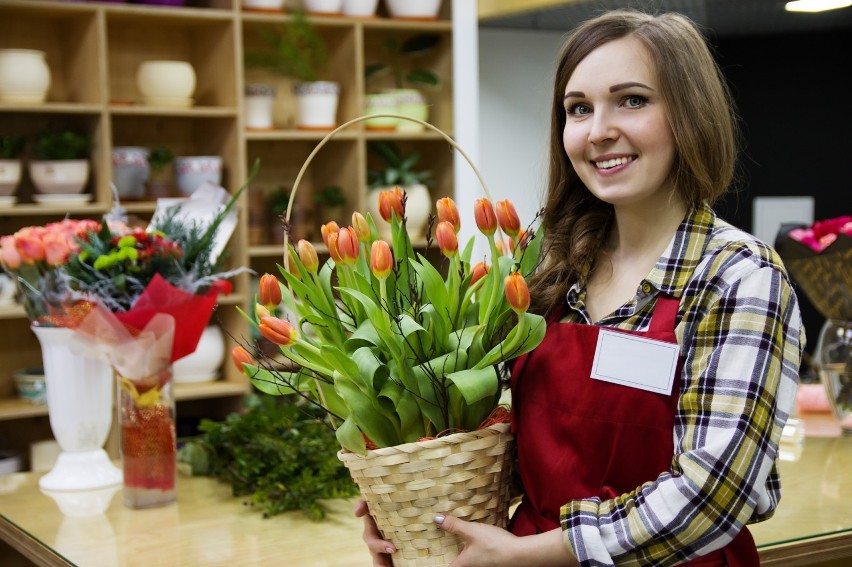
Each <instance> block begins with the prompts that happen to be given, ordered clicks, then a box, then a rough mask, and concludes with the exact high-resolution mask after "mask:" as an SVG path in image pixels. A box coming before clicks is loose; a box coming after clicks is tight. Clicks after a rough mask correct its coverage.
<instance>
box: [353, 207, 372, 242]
mask: <svg viewBox="0 0 852 567" xmlns="http://www.w3.org/2000/svg"><path fill="white" fill-rule="evenodd" d="M352 228H354V229H355V234H356V235H358V240H359V241H361V242H369V241H370V236H371V235H370V225H369V224H367V219H365V218H364V215H362V214H361V213H359V212H358V211H355V212H354V213H352Z"/></svg>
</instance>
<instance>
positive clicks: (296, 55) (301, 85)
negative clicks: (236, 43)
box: [245, 12, 340, 130]
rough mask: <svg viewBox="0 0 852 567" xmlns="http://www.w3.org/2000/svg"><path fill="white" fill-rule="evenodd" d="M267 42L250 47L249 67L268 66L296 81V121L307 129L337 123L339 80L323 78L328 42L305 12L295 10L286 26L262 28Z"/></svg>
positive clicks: (274, 71)
mask: <svg viewBox="0 0 852 567" xmlns="http://www.w3.org/2000/svg"><path fill="white" fill-rule="evenodd" d="M259 35H260V39H261V40H262V41H263V43H264V44H265V45H266V49H264V50H261V51H247V52H246V55H245V63H246V66H247V67H252V68H259V69H265V70H266V71H269V72H271V73H274V74H277V75H279V76H281V77H285V78H290V79H294V80H295V81H296V84H295V86H294V87H293V92H294V94H295V96H296V105H297V118H296V125H297V127H298V128H300V129H305V130H327V129H331V128H334V127H335V126H336V125H337V103H338V99H339V97H340V84H339V83H336V82H332V81H320V80H318V78H319V72H320V70H321V69H322V68H323V67H325V66H326V65H327V64H328V60H329V54H328V46H327V45H326V43H325V41H324V40H323V38H322V36H321V35H320V34H319V33H318V32H317V30H316V28H315V27H314V25H313V24H312V23H311V22H310V20H309V19H308V18H307V16H305V15H304V13H302V12H294V13H293V15H292V17H291V18H290V20H289V21H288V22H287V24H286V25H285V26H284V27H283V28H279V29H275V30H272V31H270V30H261V31H260V34H259Z"/></svg>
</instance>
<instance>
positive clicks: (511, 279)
mask: <svg viewBox="0 0 852 567" xmlns="http://www.w3.org/2000/svg"><path fill="white" fill-rule="evenodd" d="M504 284H505V286H506V301H508V302H509V307H511V308H512V311H514V312H515V313H518V314H519V315H520V314H521V313H525V312H526V310H527V309H529V307H530V289H529V288H528V287H527V282H526V280H525V279H524V276H522V275H521V274H520V273H518V272H514V273H511V274H509V275H508V276H506V279H505V281H504Z"/></svg>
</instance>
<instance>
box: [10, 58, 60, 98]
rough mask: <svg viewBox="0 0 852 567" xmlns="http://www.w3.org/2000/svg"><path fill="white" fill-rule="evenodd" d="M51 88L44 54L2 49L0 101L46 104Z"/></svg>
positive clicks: (48, 69)
mask: <svg viewBox="0 0 852 567" xmlns="http://www.w3.org/2000/svg"><path fill="white" fill-rule="evenodd" d="M49 88H50V68H49V67H48V66H47V60H46V59H45V53H44V51H37V50H34V49H0V102H16V103H24V104H38V103H42V102H44V101H45V100H46V99H47V90H48V89H49Z"/></svg>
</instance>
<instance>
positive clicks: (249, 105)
mask: <svg viewBox="0 0 852 567" xmlns="http://www.w3.org/2000/svg"><path fill="white" fill-rule="evenodd" d="M243 105H244V112H243V116H244V117H245V121H246V124H245V127H246V128H247V129H249V130H272V129H273V120H272V116H273V110H274V109H275V87H273V86H272V85H266V84H261V83H254V84H250V85H246V92H245V97H244V98H243Z"/></svg>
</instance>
